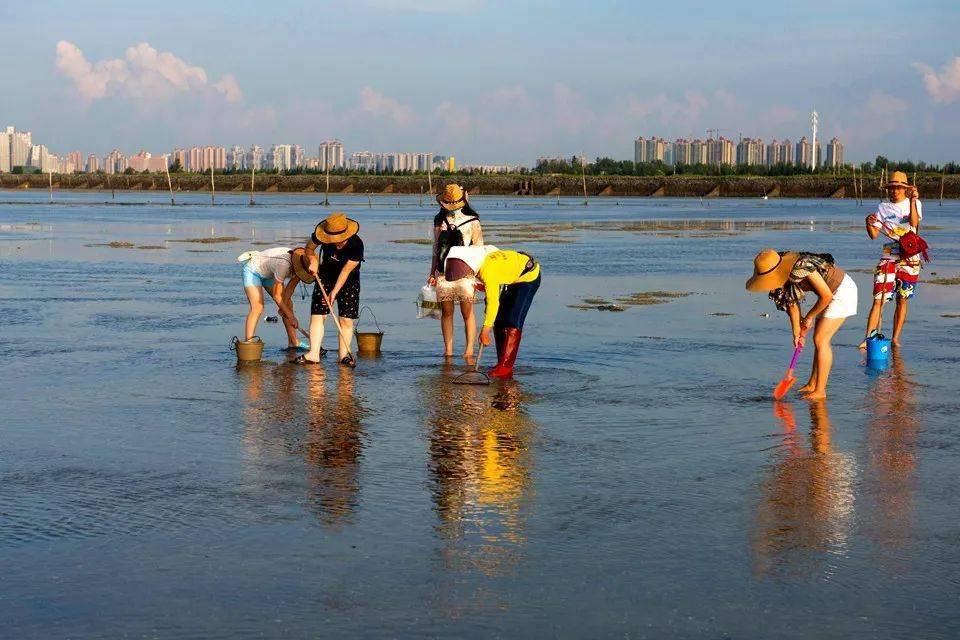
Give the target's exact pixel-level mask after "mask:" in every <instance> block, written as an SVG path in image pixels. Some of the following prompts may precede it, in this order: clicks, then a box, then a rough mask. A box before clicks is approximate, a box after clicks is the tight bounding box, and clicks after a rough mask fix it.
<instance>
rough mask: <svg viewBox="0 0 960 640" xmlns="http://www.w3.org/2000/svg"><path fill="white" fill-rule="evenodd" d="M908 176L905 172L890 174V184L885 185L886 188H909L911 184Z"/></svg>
mask: <svg viewBox="0 0 960 640" xmlns="http://www.w3.org/2000/svg"><path fill="white" fill-rule="evenodd" d="M907 180H908V178H907V174H906V173H904V172H903V171H894V172H893V173H891V174H890V182H888V183H887V184H886V185H884V187H885V188H887V189H891V188H893V187H909V186H910V183H909V182H907Z"/></svg>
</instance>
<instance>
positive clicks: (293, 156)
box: [290, 144, 304, 169]
mask: <svg viewBox="0 0 960 640" xmlns="http://www.w3.org/2000/svg"><path fill="white" fill-rule="evenodd" d="M303 158H304V154H303V147H301V146H300V145H298V144H294V145H291V146H290V168H291V169H299V168H300V167H302V166H303Z"/></svg>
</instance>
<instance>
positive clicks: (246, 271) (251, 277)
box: [243, 263, 276, 287]
mask: <svg viewBox="0 0 960 640" xmlns="http://www.w3.org/2000/svg"><path fill="white" fill-rule="evenodd" d="M275 282H276V280H274V279H273V278H265V277H263V276H262V275H260V274H259V273H257V272H256V271H254V270H253V269H251V268H250V263H247V264H245V265H243V286H244V287H272V286H273V285H274V283H275Z"/></svg>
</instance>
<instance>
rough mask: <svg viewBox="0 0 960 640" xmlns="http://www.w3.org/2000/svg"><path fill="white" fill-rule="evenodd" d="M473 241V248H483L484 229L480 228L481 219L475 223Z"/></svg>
mask: <svg viewBox="0 0 960 640" xmlns="http://www.w3.org/2000/svg"><path fill="white" fill-rule="evenodd" d="M471 240H472V241H471V243H470V245H471V246H477V247H482V246H483V227H481V226H480V220H479V218H478V219H477V220H474V221H473V237H472V239H471Z"/></svg>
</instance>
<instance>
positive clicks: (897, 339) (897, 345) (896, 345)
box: [891, 338, 900, 347]
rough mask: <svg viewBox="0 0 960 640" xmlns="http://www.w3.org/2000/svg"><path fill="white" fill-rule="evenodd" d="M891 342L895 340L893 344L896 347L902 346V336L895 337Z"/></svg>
mask: <svg viewBox="0 0 960 640" xmlns="http://www.w3.org/2000/svg"><path fill="white" fill-rule="evenodd" d="M891 342H893V346H895V347H899V346H900V338H894V339H893V340H891Z"/></svg>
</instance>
